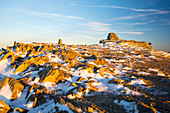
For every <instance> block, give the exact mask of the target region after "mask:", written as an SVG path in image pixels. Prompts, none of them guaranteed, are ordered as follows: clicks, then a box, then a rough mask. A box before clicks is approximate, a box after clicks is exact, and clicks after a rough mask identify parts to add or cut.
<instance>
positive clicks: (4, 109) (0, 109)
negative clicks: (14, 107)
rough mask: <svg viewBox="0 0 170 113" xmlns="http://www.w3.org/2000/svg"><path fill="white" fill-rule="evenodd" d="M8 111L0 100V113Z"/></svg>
mask: <svg viewBox="0 0 170 113" xmlns="http://www.w3.org/2000/svg"><path fill="white" fill-rule="evenodd" d="M9 110H10V107H9V106H8V105H7V104H6V103H5V102H4V101H2V100H0V112H1V113H7V112H8V111H9Z"/></svg>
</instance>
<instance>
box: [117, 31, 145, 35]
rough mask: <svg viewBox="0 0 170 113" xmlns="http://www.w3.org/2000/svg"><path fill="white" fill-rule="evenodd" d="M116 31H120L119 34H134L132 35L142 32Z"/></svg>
mask: <svg viewBox="0 0 170 113" xmlns="http://www.w3.org/2000/svg"><path fill="white" fill-rule="evenodd" d="M118 33H121V34H134V35H141V34H143V33H144V32H118Z"/></svg>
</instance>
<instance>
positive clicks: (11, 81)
mask: <svg viewBox="0 0 170 113" xmlns="http://www.w3.org/2000/svg"><path fill="white" fill-rule="evenodd" d="M6 85H9V87H10V90H11V92H12V95H11V99H17V98H18V97H19V95H20V93H21V91H22V90H23V89H24V85H22V84H21V83H20V82H19V81H18V80H16V79H15V78H13V77H5V78H4V79H3V80H1V81H0V89H2V88H3V87H4V86H6Z"/></svg>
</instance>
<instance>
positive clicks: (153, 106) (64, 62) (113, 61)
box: [0, 33, 170, 113]
mask: <svg viewBox="0 0 170 113" xmlns="http://www.w3.org/2000/svg"><path fill="white" fill-rule="evenodd" d="M99 42H100V43H99V44H93V45H66V44H63V43H62V40H61V39H60V40H59V42H58V43H36V42H33V43H32V44H25V43H21V42H14V45H13V46H7V47H6V49H4V48H2V49H0V112H1V113H7V112H8V113H19V112H20V113H22V112H24V113H169V112H170V53H168V52H164V51H157V50H154V49H152V47H151V44H150V43H149V44H148V43H147V42H144V41H135V40H123V39H119V37H118V36H117V35H116V34H115V33H109V35H108V37H107V38H106V39H104V40H100V41H99Z"/></svg>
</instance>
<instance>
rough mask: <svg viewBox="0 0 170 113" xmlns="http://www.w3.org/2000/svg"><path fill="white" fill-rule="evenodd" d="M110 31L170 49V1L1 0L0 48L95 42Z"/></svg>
mask: <svg viewBox="0 0 170 113" xmlns="http://www.w3.org/2000/svg"><path fill="white" fill-rule="evenodd" d="M109 32H115V33H116V34H117V35H118V36H119V38H120V39H127V40H138V41H146V42H151V43H152V46H153V48H154V49H158V50H165V51H169V52H170V0H0V48H1V47H6V46H7V45H12V44H13V41H15V40H16V41H20V42H26V43H27V42H28V43H31V42H34V41H36V42H52V43H57V42H58V39H59V38H61V39H63V43H66V44H97V43H98V42H99V40H100V39H105V38H106V36H107V34H108V33H109Z"/></svg>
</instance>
